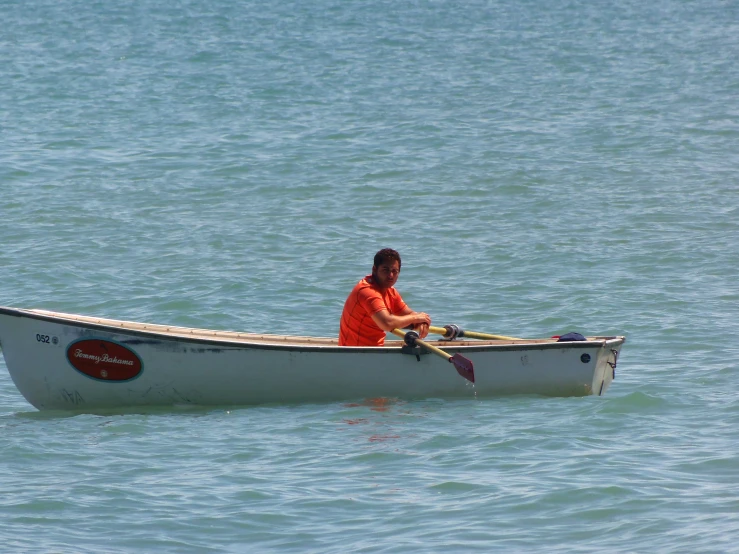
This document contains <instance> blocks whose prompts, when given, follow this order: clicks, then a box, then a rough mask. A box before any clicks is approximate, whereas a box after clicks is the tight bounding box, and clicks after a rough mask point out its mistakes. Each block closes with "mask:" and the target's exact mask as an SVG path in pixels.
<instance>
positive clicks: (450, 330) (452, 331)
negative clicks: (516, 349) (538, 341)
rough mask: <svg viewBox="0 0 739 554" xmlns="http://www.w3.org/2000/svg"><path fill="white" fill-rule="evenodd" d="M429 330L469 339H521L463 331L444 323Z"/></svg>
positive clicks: (445, 335)
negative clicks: (442, 325)
mask: <svg viewBox="0 0 739 554" xmlns="http://www.w3.org/2000/svg"><path fill="white" fill-rule="evenodd" d="M429 332H431V333H435V334H437V335H441V336H442V337H447V338H451V339H454V338H457V337H459V338H462V337H469V338H471V339H480V340H523V339H517V338H516V337H504V336H503V335H490V334H488V333H476V332H474V331H465V330H464V329H460V328H459V327H457V326H456V325H445V326H444V327H429Z"/></svg>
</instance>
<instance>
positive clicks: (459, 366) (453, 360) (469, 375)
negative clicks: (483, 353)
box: [392, 329, 475, 383]
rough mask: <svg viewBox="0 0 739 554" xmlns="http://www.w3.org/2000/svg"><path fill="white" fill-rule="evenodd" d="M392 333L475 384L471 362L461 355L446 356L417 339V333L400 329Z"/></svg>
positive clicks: (432, 346)
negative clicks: (440, 358)
mask: <svg viewBox="0 0 739 554" xmlns="http://www.w3.org/2000/svg"><path fill="white" fill-rule="evenodd" d="M392 333H393V335H398V336H399V337H403V340H404V341H405V343H406V344H408V345H410V346H416V345H418V346H420V347H421V348H425V349H426V350H428V351H429V352H431V353H432V354H436V355H437V356H440V357H442V358H444V359H445V360H446V361H447V362H449V363H450V364H452V365H453V366H454V369H456V370H457V373H459V374H460V375H461V376H462V377H464V378H465V379H467V380H468V381H471V382H472V383H474V382H475V368H474V367H473V366H472V361H471V360H468V359H467V358H465V357H464V356H462V354H459V353H457V354H455V355H454V356H452V355H451V354H447V353H446V352H444V351H443V350H442V349H441V348H436V347H435V346H434V345H433V344H429V343H427V342H424V341H422V340H421V339H419V338H418V333H416V332H414V331H411V332H409V333H404V332H403V331H401V330H400V329H393V330H392ZM419 360H420V358H419Z"/></svg>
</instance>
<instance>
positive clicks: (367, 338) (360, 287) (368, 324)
mask: <svg viewBox="0 0 739 554" xmlns="http://www.w3.org/2000/svg"><path fill="white" fill-rule="evenodd" d="M407 307H408V306H406V303H405V302H403V299H402V298H401V296H400V293H399V292H398V291H397V290H395V288H394V287H390V288H389V289H385V290H384V291H380V289H378V288H377V287H376V286H375V285H373V284H372V276H371V275H367V276H366V277H365V278H364V279H362V280H361V281H359V283H357V284H356V286H355V287H354V288H353V289H352V291H351V292H350V293H349V296H348V297H347V299H346V302H345V303H344V311H343V312H342V313H341V324H340V325H339V345H340V346H382V345H383V344H385V331H383V330H382V329H380V328H379V327H378V326H377V325H375V322H374V321H372V314H376V313H377V312H379V311H381V310H387V311H388V312H390V313H391V314H393V315H397V314H400V313H402V312H403V311H404V310H405V309H406V308H407Z"/></svg>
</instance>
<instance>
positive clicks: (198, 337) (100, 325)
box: [0, 306, 626, 353]
mask: <svg viewBox="0 0 739 554" xmlns="http://www.w3.org/2000/svg"><path fill="white" fill-rule="evenodd" d="M0 314H5V315H9V316H14V317H26V318H30V319H36V320H40V321H47V322H52V323H60V324H64V325H71V326H74V327H82V328H88V329H96V330H99V331H105V332H124V333H125V334H127V335H133V336H142V337H148V338H151V337H159V338H171V339H177V340H185V341H186V342H193V343H198V344H211V345H219V346H224V345H230V346H233V347H236V348H256V349H264V350H290V351H312V352H315V351H322V352H373V353H379V352H383V353H397V352H398V350H402V349H403V348H404V347H405V345H404V343H403V341H402V340H388V341H387V342H386V343H385V346H382V347H377V346H339V344H338V339H336V338H329V337H307V336H291V335H270V334H257V333H243V332H239V331H217V330H211V329H198V328H193V327H180V326H175V325H162V324H155V323H139V322H134V321H126V320H118V319H110V318H101V317H94V316H84V315H79V314H69V313H64V312H55V311H51V310H42V309H22V308H11V307H6V306H0ZM625 340H626V339H625V337H624V336H620V335H614V336H597V337H596V336H593V337H587V340H585V341H572V342H557V341H556V340H555V339H543V338H541V339H516V340H489V341H488V340H485V341H483V340H453V341H449V340H431V341H426V342H428V343H430V344H433V345H436V346H437V347H441V348H444V349H445V350H449V351H456V350H461V351H465V352H486V351H489V350H539V349H549V348H563V347H567V348H591V347H593V346H599V347H602V346H605V345H606V344H609V343H623V342H625ZM0 348H2V347H1V346H0Z"/></svg>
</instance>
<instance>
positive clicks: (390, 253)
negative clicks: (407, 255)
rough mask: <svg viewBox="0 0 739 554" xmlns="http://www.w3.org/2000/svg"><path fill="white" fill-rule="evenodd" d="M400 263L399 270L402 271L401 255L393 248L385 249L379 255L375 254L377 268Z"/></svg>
mask: <svg viewBox="0 0 739 554" xmlns="http://www.w3.org/2000/svg"><path fill="white" fill-rule="evenodd" d="M394 260H397V261H398V269H400V266H401V261H400V254H398V252H397V251H395V250H393V249H392V248H383V249H382V250H380V251H379V252H378V253H377V254H375V263H374V265H375V267H380V266H381V265H382V264H383V263H385V262H390V261H394Z"/></svg>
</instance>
